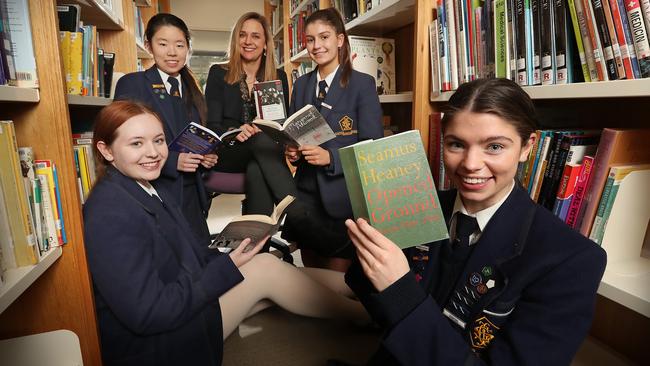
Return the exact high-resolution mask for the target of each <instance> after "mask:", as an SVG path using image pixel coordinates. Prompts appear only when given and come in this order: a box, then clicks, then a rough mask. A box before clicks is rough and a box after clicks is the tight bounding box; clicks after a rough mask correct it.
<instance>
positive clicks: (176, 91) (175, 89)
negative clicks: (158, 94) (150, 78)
mask: <svg viewBox="0 0 650 366" xmlns="http://www.w3.org/2000/svg"><path fill="white" fill-rule="evenodd" d="M167 82H168V83H169V84H170V85H171V86H172V87H171V88H169V94H170V95H171V96H172V97H179V98H180V97H181V92H180V89H178V79H176V78H175V77H172V76H170V77H168V78H167Z"/></svg>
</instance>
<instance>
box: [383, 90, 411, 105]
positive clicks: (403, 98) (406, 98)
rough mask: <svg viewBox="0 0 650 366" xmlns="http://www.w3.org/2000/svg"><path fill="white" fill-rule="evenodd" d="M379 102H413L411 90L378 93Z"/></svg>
mask: <svg viewBox="0 0 650 366" xmlns="http://www.w3.org/2000/svg"><path fill="white" fill-rule="evenodd" d="M379 102H380V103H382V104H383V103H411V102H413V92H404V93H397V94H384V95H380V96H379Z"/></svg>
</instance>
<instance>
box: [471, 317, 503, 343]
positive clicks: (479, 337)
mask: <svg viewBox="0 0 650 366" xmlns="http://www.w3.org/2000/svg"><path fill="white" fill-rule="evenodd" d="M474 325H475V327H474V330H473V331H472V347H473V348H477V349H483V348H486V347H487V346H488V345H489V344H490V342H491V341H492V339H494V332H495V330H498V329H499V327H497V326H496V325H494V324H492V322H491V321H490V320H489V319H488V318H486V317H484V316H483V317H481V318H479V319H476V321H474Z"/></svg>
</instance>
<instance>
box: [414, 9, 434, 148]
mask: <svg viewBox="0 0 650 366" xmlns="http://www.w3.org/2000/svg"><path fill="white" fill-rule="evenodd" d="M432 9H433V3H432V1H431V0H417V2H416V5H415V29H414V35H413V39H414V46H415V47H413V70H417V72H414V73H413V75H412V78H413V123H412V125H413V128H414V129H416V130H419V131H420V135H421V136H422V143H423V144H424V148H425V150H427V151H428V145H429V115H430V114H431V112H432V108H431V104H430V103H429V94H430V93H429V90H430V89H431V88H430V83H431V66H430V60H429V57H430V56H429V36H428V32H427V31H426V30H427V29H428V27H429V23H431V19H432V17H433V12H432Z"/></svg>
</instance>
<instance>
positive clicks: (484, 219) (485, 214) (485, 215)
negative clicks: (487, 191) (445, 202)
mask: <svg viewBox="0 0 650 366" xmlns="http://www.w3.org/2000/svg"><path fill="white" fill-rule="evenodd" d="M514 188H515V181H514V180H513V181H512V184H511V185H510V190H508V193H507V194H506V195H504V196H503V198H501V199H500V200H499V202H497V203H495V204H494V205H492V206H490V207H488V208H484V209H482V210H481V211H478V212H475V213H473V214H470V213H467V209H465V206H464V205H463V201H462V200H461V199H460V194H459V193H457V194H456V202H454V211H453V215H452V221H451V225H450V227H449V234H450V236H452V237H453V236H455V233H456V212H460V213H463V214H465V215H467V216H471V217H475V218H476V222H477V223H478V228H479V229H478V231H476V232H474V234H472V235H470V236H469V244H470V245H472V244H474V243H476V242H477V241H478V239H479V238H480V237H481V233H483V230H484V229H485V227H486V226H487V224H488V222H490V219H491V218H492V216H494V214H495V213H496V212H497V210H498V209H499V207H501V205H502V204H503V202H505V201H506V199H507V198H508V196H510V193H512V190H513V189H514ZM452 239H453V238H452Z"/></svg>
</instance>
